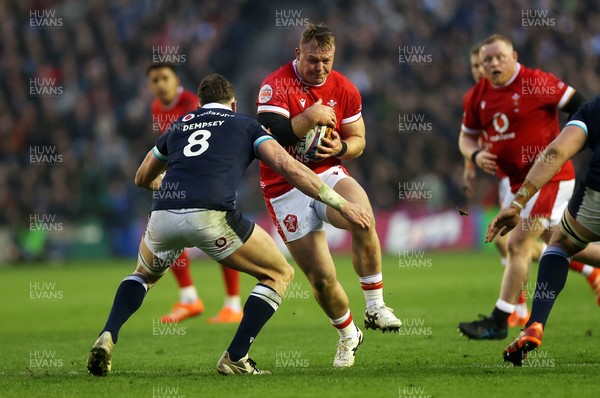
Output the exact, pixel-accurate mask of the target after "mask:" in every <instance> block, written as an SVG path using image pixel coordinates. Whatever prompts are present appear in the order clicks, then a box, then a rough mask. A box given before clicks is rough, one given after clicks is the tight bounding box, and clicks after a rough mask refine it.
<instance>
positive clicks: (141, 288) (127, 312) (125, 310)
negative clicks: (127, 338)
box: [100, 275, 146, 344]
mask: <svg viewBox="0 0 600 398" xmlns="http://www.w3.org/2000/svg"><path fill="white" fill-rule="evenodd" d="M145 296H146V285H145V284H144V281H143V279H142V278H140V277H139V276H137V275H129V276H128V277H126V278H125V279H123V282H121V284H120V285H119V288H118V289H117V293H116V294H115V300H114V301H113V305H112V308H111V309H110V314H109V315H108V320H107V321H106V325H104V329H102V332H105V331H109V332H110V334H111V335H112V339H113V342H114V343H115V344H116V343H117V340H118V338H119V330H120V329H121V326H123V324H124V323H125V322H127V320H128V319H129V317H130V316H131V315H132V314H133V313H134V312H136V311H137V310H138V308H140V306H141V305H142V302H143V301H144V297H145ZM102 332H101V333H100V334H102Z"/></svg>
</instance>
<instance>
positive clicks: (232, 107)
mask: <svg viewBox="0 0 600 398" xmlns="http://www.w3.org/2000/svg"><path fill="white" fill-rule="evenodd" d="M236 109H237V101H236V100H235V98H234V99H233V101H232V102H231V110H232V111H234V112H236Z"/></svg>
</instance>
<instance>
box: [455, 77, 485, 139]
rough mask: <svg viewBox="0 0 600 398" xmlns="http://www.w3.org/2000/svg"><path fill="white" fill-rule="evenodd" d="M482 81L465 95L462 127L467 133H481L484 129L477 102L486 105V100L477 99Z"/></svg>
mask: <svg viewBox="0 0 600 398" xmlns="http://www.w3.org/2000/svg"><path fill="white" fill-rule="evenodd" d="M482 80H483V79H482ZM481 83H482V82H481V81H480V82H479V83H478V85H477V86H475V87H472V88H471V89H470V90H469V91H467V93H466V94H465V96H464V97H463V117H462V125H461V126H460V129H461V130H462V131H464V132H465V133H466V134H470V135H479V134H481V132H482V131H483V126H482V124H481V117H480V113H479V111H478V109H477V106H478V105H477V103H478V102H480V104H479V106H481V107H485V101H483V100H482V101H476V95H475V93H476V88H477V87H480V84H481Z"/></svg>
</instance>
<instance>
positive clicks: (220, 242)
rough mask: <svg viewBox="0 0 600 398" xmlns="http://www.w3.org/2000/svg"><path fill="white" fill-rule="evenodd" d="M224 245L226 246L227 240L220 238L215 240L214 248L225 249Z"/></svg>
mask: <svg viewBox="0 0 600 398" xmlns="http://www.w3.org/2000/svg"><path fill="white" fill-rule="evenodd" d="M226 244H227V238H225V237H224V236H221V237H220V238H219V239H217V240H216V241H215V246H217V247H218V248H221V247H225V245H226Z"/></svg>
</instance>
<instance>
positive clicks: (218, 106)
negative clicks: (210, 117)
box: [200, 102, 233, 111]
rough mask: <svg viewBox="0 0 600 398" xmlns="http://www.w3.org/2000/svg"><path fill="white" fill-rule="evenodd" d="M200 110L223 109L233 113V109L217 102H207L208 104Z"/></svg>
mask: <svg viewBox="0 0 600 398" xmlns="http://www.w3.org/2000/svg"><path fill="white" fill-rule="evenodd" d="M200 109H225V110H228V111H233V109H231V108H230V107H228V106H227V105H223V104H220V103H218V102H209V103H208V104H205V105H202V108H200Z"/></svg>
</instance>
